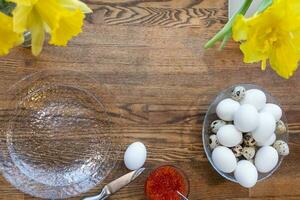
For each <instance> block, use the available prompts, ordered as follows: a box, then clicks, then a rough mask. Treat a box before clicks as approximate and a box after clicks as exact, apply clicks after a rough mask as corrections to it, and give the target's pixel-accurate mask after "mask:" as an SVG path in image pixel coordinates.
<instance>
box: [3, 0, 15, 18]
mask: <svg viewBox="0 0 300 200" xmlns="http://www.w3.org/2000/svg"><path fill="white" fill-rule="evenodd" d="M15 7H16V4H15V3H12V2H6V1H5V0H0V12H3V13H4V14H6V15H9V16H11V15H12V11H13V10H14V9H15Z"/></svg>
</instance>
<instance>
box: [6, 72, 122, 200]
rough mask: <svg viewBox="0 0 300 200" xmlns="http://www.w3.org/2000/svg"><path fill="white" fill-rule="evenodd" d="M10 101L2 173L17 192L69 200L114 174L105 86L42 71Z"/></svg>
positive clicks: (16, 88)
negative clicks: (112, 171)
mask: <svg viewBox="0 0 300 200" xmlns="http://www.w3.org/2000/svg"><path fill="white" fill-rule="evenodd" d="M98 94H99V95H101V98H100V97H99V96H97V95H98ZM7 96H8V98H7V102H9V103H8V104H7V105H8V108H6V110H7V112H8V115H9V116H10V117H9V119H8V121H7V123H5V128H4V131H3V132H1V134H0V170H1V171H2V174H3V176H4V177H5V178H6V179H7V180H8V181H9V182H10V183H11V184H12V185H14V186H15V187H16V188H18V189H19V190H21V191H23V192H25V193H28V194H30V195H32V196H36V197H41V198H47V199H58V198H67V197H71V196H76V195H78V194H80V193H83V192H86V191H88V190H90V189H91V188H93V187H94V186H96V185H97V184H99V183H100V182H101V181H102V180H103V179H104V178H105V177H106V176H107V175H108V173H109V172H110V171H111V170H112V169H113V167H114V166H115V164H116V160H117V156H118V153H119V149H118V148H119V146H118V145H117V144H116V143H115V142H114V141H115V140H114V139H112V135H111V134H110V133H111V128H112V126H113V123H112V121H111V118H110V116H109V115H108V112H107V108H106V107H107V106H109V104H108V103H107V104H106V103H105V102H109V101H110V100H109V99H108V97H109V92H108V91H107V89H106V88H105V87H104V86H102V85H100V84H99V83H97V82H96V81H94V80H93V79H91V78H90V77H88V76H86V75H83V74H81V73H78V72H73V71H42V72H38V73H36V74H33V75H31V76H28V77H26V78H24V79H23V80H21V81H19V82H18V83H16V84H15V85H14V86H13V87H11V88H10V89H9V92H8V95H7ZM2 123H4V122H2Z"/></svg>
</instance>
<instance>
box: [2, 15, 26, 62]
mask: <svg viewBox="0 0 300 200" xmlns="http://www.w3.org/2000/svg"><path fill="white" fill-rule="evenodd" d="M0 21H1V26H0V55H1V56H3V55H6V54H8V52H9V49H11V48H13V47H15V46H17V45H19V44H22V42H23V34H18V33H15V32H14V31H13V19H12V17H9V16H7V15H5V14H3V13H2V12H0Z"/></svg>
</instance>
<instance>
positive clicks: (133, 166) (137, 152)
mask: <svg viewBox="0 0 300 200" xmlns="http://www.w3.org/2000/svg"><path fill="white" fill-rule="evenodd" d="M146 157H147V150H146V147H145V145H144V144H143V143H141V142H134V143H132V144H131V145H129V146H128V147H127V149H126V151H125V154H124V163H125V165H126V167H127V168H128V169H130V170H137V169H139V168H141V167H142V166H143V165H144V163H145V161H146Z"/></svg>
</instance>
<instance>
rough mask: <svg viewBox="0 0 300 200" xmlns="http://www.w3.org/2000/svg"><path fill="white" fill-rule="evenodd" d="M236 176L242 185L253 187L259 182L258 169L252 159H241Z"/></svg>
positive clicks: (235, 172)
mask: <svg viewBox="0 0 300 200" xmlns="http://www.w3.org/2000/svg"><path fill="white" fill-rule="evenodd" d="M234 177H235V179H236V181H237V182H238V183H239V184H240V185H241V186H243V187H246V188H251V187H253V186H254V185H255V184H256V182H257V178H258V173H257V169H256V168H255V166H254V165H253V164H252V163H251V162H250V161H247V160H241V161H239V162H238V163H237V167H236V169H235V171H234Z"/></svg>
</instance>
